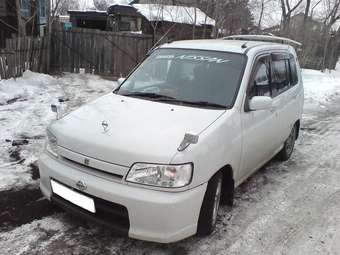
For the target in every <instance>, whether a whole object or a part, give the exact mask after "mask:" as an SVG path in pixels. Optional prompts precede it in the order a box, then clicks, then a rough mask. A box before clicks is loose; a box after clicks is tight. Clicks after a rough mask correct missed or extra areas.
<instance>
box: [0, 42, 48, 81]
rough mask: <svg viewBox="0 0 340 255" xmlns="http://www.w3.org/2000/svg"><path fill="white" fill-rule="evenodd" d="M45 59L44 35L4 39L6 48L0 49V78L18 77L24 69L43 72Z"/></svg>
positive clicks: (45, 65) (45, 43) (45, 45)
mask: <svg viewBox="0 0 340 255" xmlns="http://www.w3.org/2000/svg"><path fill="white" fill-rule="evenodd" d="M46 59H47V40H46V38H45V37H40V38H32V37H21V38H12V39H6V48H4V49H1V50H0V78H1V79H8V78H11V77H19V76H21V75H22V73H23V72H24V71H25V70H31V71H33V72H45V71H46V67H47V64H46Z"/></svg>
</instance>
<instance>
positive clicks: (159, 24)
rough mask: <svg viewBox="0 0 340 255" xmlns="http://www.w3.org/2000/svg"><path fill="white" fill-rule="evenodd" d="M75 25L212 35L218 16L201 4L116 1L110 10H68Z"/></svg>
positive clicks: (185, 36) (173, 35)
mask: <svg viewBox="0 0 340 255" xmlns="http://www.w3.org/2000/svg"><path fill="white" fill-rule="evenodd" d="M69 15H70V21H71V22H72V26H73V27H83V28H93V29H100V30H107V31H114V32H138V33H143V34H151V35H153V36H154V38H156V37H157V38H159V37H161V36H163V35H164V34H166V36H167V38H170V39H174V40H180V39H191V38H192V37H193V30H194V31H195V33H194V37H195V38H203V37H204V38H209V37H210V36H211V33H212V30H213V27H214V26H215V20H213V19H212V18H210V17H209V16H208V15H207V14H205V13H204V12H203V11H201V10H200V9H199V8H194V7H187V6H174V5H161V4H130V5H126V4H114V5H111V6H110V7H109V8H108V9H107V12H102V11H69Z"/></svg>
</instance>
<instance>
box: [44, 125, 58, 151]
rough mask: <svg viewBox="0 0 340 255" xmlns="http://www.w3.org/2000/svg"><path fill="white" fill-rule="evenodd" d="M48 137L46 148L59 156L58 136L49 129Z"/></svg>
mask: <svg viewBox="0 0 340 255" xmlns="http://www.w3.org/2000/svg"><path fill="white" fill-rule="evenodd" d="M46 133H47V139H46V150H47V151H48V152H49V153H51V154H52V155H54V156H56V157H58V144H57V138H56V137H55V136H54V135H53V134H52V133H51V132H50V131H49V130H47V132H46Z"/></svg>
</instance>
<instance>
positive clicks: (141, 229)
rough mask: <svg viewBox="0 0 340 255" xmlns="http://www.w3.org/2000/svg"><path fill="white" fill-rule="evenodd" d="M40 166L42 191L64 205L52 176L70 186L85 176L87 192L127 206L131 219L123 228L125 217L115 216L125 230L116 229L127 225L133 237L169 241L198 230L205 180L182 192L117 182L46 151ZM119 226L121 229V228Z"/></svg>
mask: <svg viewBox="0 0 340 255" xmlns="http://www.w3.org/2000/svg"><path fill="white" fill-rule="evenodd" d="M39 169H40V178H41V180H40V188H41V191H42V193H43V194H44V195H45V196H46V197H47V198H48V199H50V200H54V201H55V202H57V203H58V204H60V205H61V206H62V207H64V208H65V206H63V205H62V204H61V203H60V201H56V199H55V195H53V194H52V190H51V184H50V179H51V178H53V179H55V180H57V181H59V182H61V183H63V184H64V185H67V186H69V187H71V188H75V187H76V185H75V184H76V182H77V181H79V180H82V181H84V182H85V183H86V185H87V189H86V190H85V192H86V193H85V194H88V195H89V196H92V197H94V198H95V199H100V200H103V201H104V202H105V201H107V202H108V203H110V202H111V203H112V204H114V205H118V206H122V207H124V208H126V209H127V213H128V221H127V224H125V225H124V226H123V228H122V224H121V222H122V219H116V218H115V217H112V221H116V223H118V224H116V225H118V226H119V227H120V228H121V230H122V231H117V232H121V233H122V232H123V233H124V232H125V229H124V227H125V226H127V229H126V232H127V234H128V236H129V237H131V238H136V239H141V240H146V241H153V242H160V243H170V242H176V241H179V240H182V239H184V238H186V237H189V236H191V235H194V234H195V233H196V230H197V222H198V217H199V212H200V208H201V205H202V201H203V197H204V194H205V190H206V187H207V185H206V184H203V185H200V186H198V187H196V188H194V189H191V190H187V191H182V192H163V191H155V190H150V189H147V188H144V187H136V186H131V185H128V184H126V183H119V182H114V181H111V180H108V179H105V178H100V177H98V176H95V175H92V174H90V173H86V172H82V171H79V170H77V169H76V168H73V167H71V166H70V165H68V164H65V163H64V162H62V161H61V160H58V159H55V158H53V157H52V156H50V155H49V154H47V153H44V154H42V155H41V157H40V160H39ZM70 206H71V209H73V210H72V211H73V212H75V213H77V212H78V214H81V215H83V214H82V213H81V212H82V210H81V209H80V208H78V207H77V206H72V205H70ZM96 206H97V205H96ZM65 209H68V208H65ZM77 209H78V210H77ZM83 216H85V217H86V218H88V219H92V220H95V221H97V222H98V220H99V221H100V220H102V219H101V217H100V215H94V214H91V213H87V215H83ZM87 216H89V217H87ZM114 223H115V222H113V224H114ZM116 229H117V230H119V228H116Z"/></svg>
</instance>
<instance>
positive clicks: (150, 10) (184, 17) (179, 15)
mask: <svg viewBox="0 0 340 255" xmlns="http://www.w3.org/2000/svg"><path fill="white" fill-rule="evenodd" d="M133 7H135V8H136V9H137V10H138V11H139V12H140V13H141V14H142V15H143V16H144V17H145V18H146V19H148V20H149V21H169V22H176V23H184V24H190V25H192V24H196V25H198V26H201V25H204V24H206V25H212V26H215V20H213V19H212V18H210V17H208V16H207V15H206V14H205V13H204V12H203V11H201V10H200V9H199V8H194V7H186V6H174V5H161V4H133ZM195 11H196V22H195Z"/></svg>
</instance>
